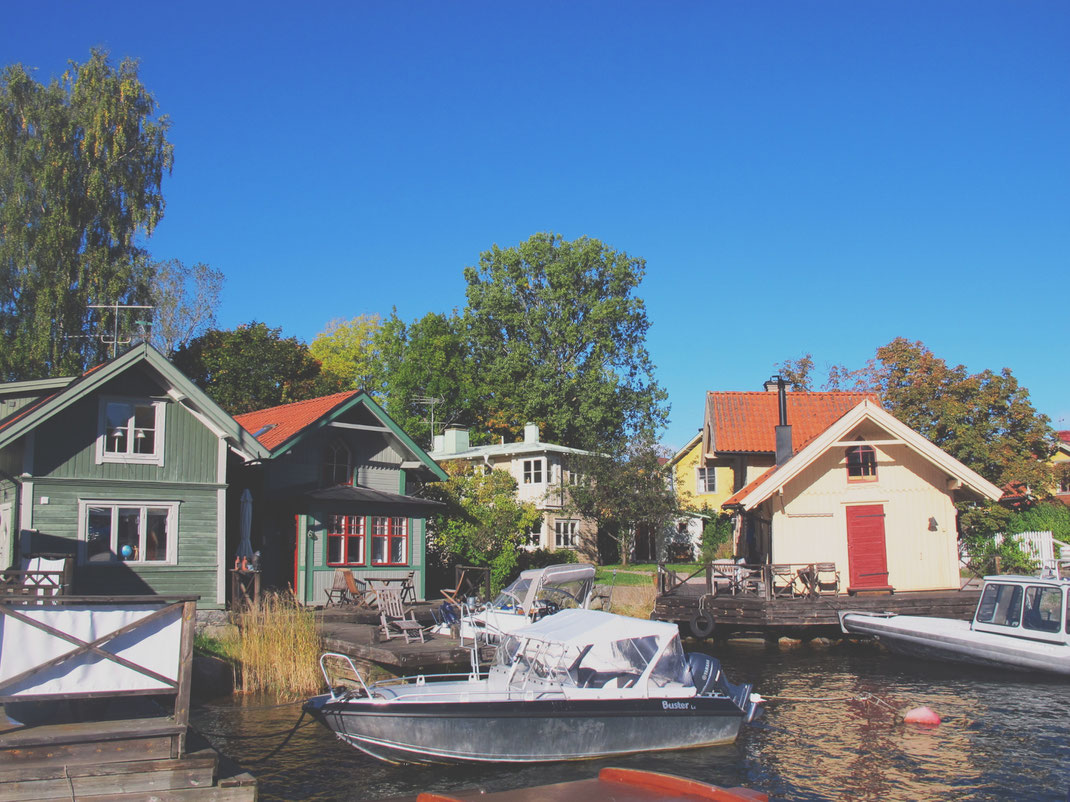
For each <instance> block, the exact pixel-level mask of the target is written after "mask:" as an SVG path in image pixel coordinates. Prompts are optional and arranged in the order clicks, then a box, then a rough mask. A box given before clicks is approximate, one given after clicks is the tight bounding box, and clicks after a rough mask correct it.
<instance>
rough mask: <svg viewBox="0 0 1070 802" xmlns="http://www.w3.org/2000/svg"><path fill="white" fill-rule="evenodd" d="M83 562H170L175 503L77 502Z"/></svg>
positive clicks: (173, 559) (174, 553)
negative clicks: (82, 545) (82, 544)
mask: <svg viewBox="0 0 1070 802" xmlns="http://www.w3.org/2000/svg"><path fill="white" fill-rule="evenodd" d="M79 518H80V521H79V530H80V533H79V538H80V539H81V540H82V542H83V543H84V544H85V546H84V557H83V562H86V563H115V562H122V563H127V564H132V565H153V564H158V565H173V564H174V563H175V562H176V561H177V553H178V550H177V533H178V502H177V501H161V502H155V501H153V502H137V501H80V502H79Z"/></svg>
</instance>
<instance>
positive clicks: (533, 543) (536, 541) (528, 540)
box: [521, 521, 542, 549]
mask: <svg viewBox="0 0 1070 802" xmlns="http://www.w3.org/2000/svg"><path fill="white" fill-rule="evenodd" d="M521 543H522V544H523V545H524V546H527V547H528V548H529V549H537V548H539V546H541V545H542V521H539V522H538V523H535V524H532V526H531V529H529V530H528V531H527V532H525V533H524V538H523V540H522V541H521Z"/></svg>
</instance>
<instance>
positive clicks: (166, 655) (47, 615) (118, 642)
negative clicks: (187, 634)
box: [0, 604, 182, 697]
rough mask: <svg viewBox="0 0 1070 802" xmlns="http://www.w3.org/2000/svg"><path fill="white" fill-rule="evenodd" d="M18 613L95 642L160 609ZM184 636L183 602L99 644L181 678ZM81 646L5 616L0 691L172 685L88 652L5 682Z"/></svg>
mask: <svg viewBox="0 0 1070 802" xmlns="http://www.w3.org/2000/svg"><path fill="white" fill-rule="evenodd" d="M12 609H14V610H15V611H17V612H18V613H20V614H22V615H24V616H26V617H27V618H31V619H33V620H34V621H39V622H41V623H43V624H47V625H48V626H50V627H52V628H53V629H56V630H59V631H60V632H64V633H66V634H67V635H69V636H72V637H74V638H77V639H78V640H79V641H82V642H92V641H95V640H97V639H98V638H101V637H104V636H106V635H107V634H108V633H111V632H115V631H116V630H119V629H122V628H123V627H125V626H127V625H128V624H131V623H133V622H135V621H139V620H141V619H143V618H147V617H148V616H150V615H151V614H152V613H154V612H155V611H156V609H158V608H151V607H142V606H138V607H128V608H123V607H118V606H108V607H99V606H92V607H89V606H75V605H72V606H70V607H35V606H34V607H24V606H17V607H14V608H12ZM181 640H182V605H181V604H179V605H176V606H175V607H174V609H173V610H171V611H169V612H168V613H166V614H165V615H163V616H160V617H159V618H157V619H155V620H154V621H150V622H148V623H146V624H145V625H143V626H140V627H137V628H135V629H133V630H132V631H130V632H127V633H125V634H124V635H120V636H119V637H118V638H114V639H112V640H108V641H105V642H104V643H102V644H100V647H99V648H101V649H103V650H104V651H106V652H109V653H111V654H115V655H118V656H120V657H122V658H124V659H126V660H128V661H130V662H131V663H134V664H136V665H139V666H142V667H144V668H147V669H149V670H150V671H153V672H155V673H156V674H159V675H160V676H163V677H167V678H168V679H170V680H173V681H174V680H177V679H178V668H179V665H178V663H179V653H180V647H181ZM75 648H77V646H76V644H73V643H70V642H69V641H67V640H64V639H62V638H58V637H56V636H55V635H52V634H49V633H48V632H45V631H44V630H41V629H38V628H37V627H34V626H32V625H30V624H27V623H25V622H23V621H18V620H16V619H14V618H12V617H11V616H10V615H3V616H0V695H2V696H16V695H17V696H27V697H28V696H36V695H45V694H61V693H91V692H121V691H143V690H165V689H168V687H169V686H167V685H166V684H164V683H163V682H161V681H159V680H156V679H153V678H152V677H148V676H145V675H144V674H141V673H139V672H137V671H135V670H133V669H131V668H127V667H126V666H122V665H120V664H119V663H116V662H114V661H113V660H108V659H106V658H105V657H102V656H99V655H96V654H94V653H92V652H83V653H82V654H79V655H77V656H75V657H73V658H71V659H68V660H65V661H63V662H62V663H60V664H58V665H55V666H51V667H49V668H45V669H42V670H41V671H38V672H35V673H34V674H32V675H30V676H29V677H27V678H25V679H23V680H21V681H19V682H18V683H16V684H14V685H12V686H6V685H3V683H4V681H5V680H7V679H9V678H11V677H15V676H18V675H19V674H21V673H23V672H24V671H27V670H29V669H31V668H34V667H36V666H40V665H42V664H43V663H46V662H48V661H49V660H50V659H52V658H54V657H58V656H59V655H61V654H66V653H67V652H70V651H71V650H73V649H75Z"/></svg>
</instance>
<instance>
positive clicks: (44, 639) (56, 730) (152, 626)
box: [0, 596, 257, 802]
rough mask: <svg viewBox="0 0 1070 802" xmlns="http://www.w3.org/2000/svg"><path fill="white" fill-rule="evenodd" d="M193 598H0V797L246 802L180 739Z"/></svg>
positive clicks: (232, 776) (245, 784) (231, 770)
mask: <svg viewBox="0 0 1070 802" xmlns="http://www.w3.org/2000/svg"><path fill="white" fill-rule="evenodd" d="M196 598H197V597H195V596H193V597H177V596H122V597H114V598H109V597H101V596H83V597H80V596H50V597H40V596H38V597H36V599H35V598H34V597H32V596H9V597H7V598H3V599H0V622H2V626H0V637H2V641H0V702H2V703H3V705H4V712H5V716H4V717H0V799H5V800H6V799H10V800H38V799H79V800H83V799H84V800H98V799H99V800H104V799H108V800H124V799H130V800H133V799H139V800H145V799H150V798H151V799H158V800H175V801H176V802H177V800H190V801H191V802H209V801H218V802H245V801H246V800H250V801H251V800H255V799H256V795H257V785H256V779H255V778H254V777H252V775H250V774H248V773H246V772H243V771H241V770H240V769H237V768H236V767H233V766H231V765H229V763H228V762H227V761H225V760H222V759H221V758H220V756H219V755H217V753H215V752H214V751H212V750H211V749H207V748H203V746H202V745H201V744H196V743H191V742H190V741H189V740H188V739H189V732H188V724H189V700H190V678H191V667H192V654H193V623H194V619H195V615H196V607H197V602H196ZM161 701H163V702H164V703H165V705H161ZM168 708H170V709H168Z"/></svg>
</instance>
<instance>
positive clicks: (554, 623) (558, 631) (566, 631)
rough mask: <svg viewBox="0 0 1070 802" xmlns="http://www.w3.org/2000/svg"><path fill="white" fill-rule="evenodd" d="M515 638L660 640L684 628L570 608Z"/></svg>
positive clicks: (579, 643) (572, 642)
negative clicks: (651, 638)
mask: <svg viewBox="0 0 1070 802" xmlns="http://www.w3.org/2000/svg"><path fill="white" fill-rule="evenodd" d="M511 634H512V636H513V637H514V638H517V639H520V640H523V639H526V638H530V639H531V640H537V641H543V642H545V643H561V644H564V645H566V646H577V647H582V646H586V645H587V644H589V643H606V642H612V641H619V640H632V639H634V638H644V637H650V636H653V637H655V638H657V640H658V642H659V643H664V642H665V641H667V640H670V639H672V638H676V637H679V635H680V629H679V627H677V626H676V624H673V623H670V622H667V621H648V620H646V619H644V618H629V617H626V616H620V615H614V614H613V613H604V612H602V611H600V610H582V609H569V610H562V611H561V612H559V613H556V614H555V615H548V616H546V617H545V618H540V619H539V620H538V621H536V622H535V623H534V624H528V625H527V626H525V627H521V628H520V629H518V630H516V631H515V632H513V633H511Z"/></svg>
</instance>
